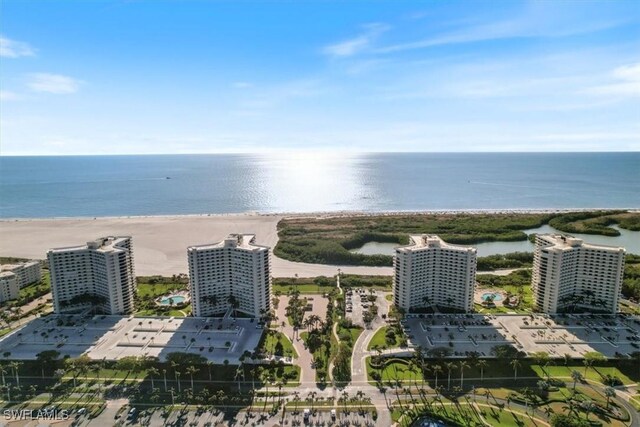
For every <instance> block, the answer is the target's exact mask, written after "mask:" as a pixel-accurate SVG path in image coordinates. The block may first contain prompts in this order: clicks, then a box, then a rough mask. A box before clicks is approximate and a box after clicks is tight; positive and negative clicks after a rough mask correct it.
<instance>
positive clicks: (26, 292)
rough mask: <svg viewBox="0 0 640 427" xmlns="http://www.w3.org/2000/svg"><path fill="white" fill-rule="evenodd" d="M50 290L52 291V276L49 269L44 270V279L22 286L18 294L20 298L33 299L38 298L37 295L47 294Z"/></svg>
mask: <svg viewBox="0 0 640 427" xmlns="http://www.w3.org/2000/svg"><path fill="white" fill-rule="evenodd" d="M49 291H51V277H50V274H49V270H43V273H42V280H40V281H39V282H36V283H32V284H30V285H27V286H25V287H24V288H21V289H20V292H19V294H18V298H19V299H23V298H25V299H28V300H33V299H35V298H36V295H42V294H46V293H47V292H49Z"/></svg>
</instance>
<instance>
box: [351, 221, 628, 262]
mask: <svg viewBox="0 0 640 427" xmlns="http://www.w3.org/2000/svg"><path fill="white" fill-rule="evenodd" d="M612 228H615V229H616V230H618V231H619V232H620V236H615V237H611V236H600V235H595V234H576V233H572V235H573V236H575V237H577V238H580V239H583V240H584V241H585V242H588V243H594V244H598V245H610V246H622V247H624V248H626V250H627V252H628V253H632V254H640V231H630V230H625V229H622V228H619V227H618V226H616V225H614V226H612ZM522 231H524V232H525V233H527V234H533V233H537V234H542V233H561V232H560V231H558V230H556V229H555V228H553V227H551V226H549V225H543V226H542V227H538V228H532V229H528V230H522ZM397 246H398V244H396V243H383V242H368V243H365V244H364V245H363V246H361V247H360V248H356V249H353V250H352V251H351V252H353V253H358V254H363V255H393V254H394V251H395V248H396V247H397ZM470 246H474V247H475V248H477V249H478V256H489V255H497V254H506V253H510V252H533V249H534V246H535V245H534V244H533V243H531V242H530V241H529V240H521V241H518V242H485V243H476V244H473V245H470Z"/></svg>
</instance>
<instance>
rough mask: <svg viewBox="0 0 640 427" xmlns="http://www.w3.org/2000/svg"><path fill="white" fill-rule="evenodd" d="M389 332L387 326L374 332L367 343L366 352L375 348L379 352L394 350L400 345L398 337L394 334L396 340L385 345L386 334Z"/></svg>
mask: <svg viewBox="0 0 640 427" xmlns="http://www.w3.org/2000/svg"><path fill="white" fill-rule="evenodd" d="M388 330H389V326H384V327H382V328H380V329H379V330H378V332H376V333H375V334H374V335H373V337H372V338H371V341H369V346H368V347H367V350H373V349H374V348H375V347H376V346H377V347H378V348H380V350H384V349H387V348H394V347H398V346H399V345H400V340H399V337H398V335H397V334H396V338H395V340H394V342H393V343H387V338H386V333H387V331H388Z"/></svg>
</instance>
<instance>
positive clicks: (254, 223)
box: [0, 214, 391, 277]
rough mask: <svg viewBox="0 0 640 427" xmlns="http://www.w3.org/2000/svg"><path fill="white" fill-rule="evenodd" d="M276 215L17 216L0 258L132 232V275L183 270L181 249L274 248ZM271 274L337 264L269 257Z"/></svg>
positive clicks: (5, 233) (368, 270) (357, 270)
mask: <svg viewBox="0 0 640 427" xmlns="http://www.w3.org/2000/svg"><path fill="white" fill-rule="evenodd" d="M282 217H283V216H282V215H259V214H235V215H211V216H206V215H186V216H148V217H119V218H96V219H93V218H70V219H21V220H3V221H0V256H7V257H9V256H13V257H20V258H33V259H44V258H45V257H46V251H47V250H48V249H50V248H55V247H64V246H75V245H78V244H82V243H84V242H87V241H89V240H93V239H95V238H96V237H100V236H107V235H130V236H133V245H134V250H135V268H136V274H138V275H141V276H147V275H154V274H160V275H165V276H167V275H168V276H171V275H173V274H178V273H187V247H188V246H191V245H198V244H203V243H212V242H217V241H220V240H222V239H223V238H224V237H226V236H227V235H228V234H230V233H254V234H256V240H257V243H258V244H262V245H267V246H271V247H272V248H273V247H275V245H276V243H277V242H278V233H277V229H276V227H277V224H278V221H280V219H282ZM272 266H273V275H274V276H275V277H293V276H294V275H295V274H298V275H299V276H300V277H313V276H321V275H324V276H331V275H334V274H336V272H337V267H335V266H330V265H320V264H303V263H297V262H290V261H286V260H283V259H280V258H277V257H275V256H274V257H273V265H272ZM341 269H342V271H343V272H345V273H354V274H373V275H391V268H390V267H353V266H351V267H350V266H345V267H341Z"/></svg>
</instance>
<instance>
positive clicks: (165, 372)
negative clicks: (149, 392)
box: [162, 368, 167, 393]
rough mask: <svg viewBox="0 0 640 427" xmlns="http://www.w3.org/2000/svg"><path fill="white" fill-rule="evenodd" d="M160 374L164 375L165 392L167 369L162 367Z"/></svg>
mask: <svg viewBox="0 0 640 427" xmlns="http://www.w3.org/2000/svg"><path fill="white" fill-rule="evenodd" d="M162 376H163V377H164V392H165V393H166V392H167V370H166V369H164V368H163V369H162Z"/></svg>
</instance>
